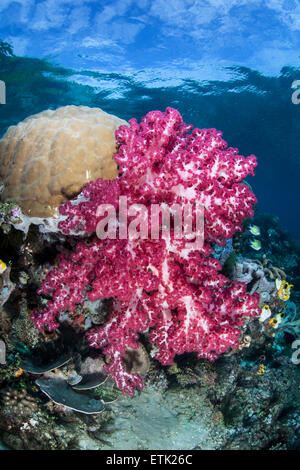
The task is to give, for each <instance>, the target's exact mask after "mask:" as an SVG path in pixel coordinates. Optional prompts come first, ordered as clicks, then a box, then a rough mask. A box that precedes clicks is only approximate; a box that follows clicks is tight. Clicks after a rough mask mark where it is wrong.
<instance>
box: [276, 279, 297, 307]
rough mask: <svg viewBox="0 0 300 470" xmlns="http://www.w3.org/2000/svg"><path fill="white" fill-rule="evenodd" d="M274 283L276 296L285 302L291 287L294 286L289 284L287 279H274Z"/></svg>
mask: <svg viewBox="0 0 300 470" xmlns="http://www.w3.org/2000/svg"><path fill="white" fill-rule="evenodd" d="M275 285H276V288H277V291H278V292H277V294H278V297H279V298H280V299H281V300H283V301H284V302H286V301H287V300H289V298H290V295H291V289H292V288H293V287H294V286H293V284H289V283H288V282H287V281H284V280H280V279H276V281H275Z"/></svg>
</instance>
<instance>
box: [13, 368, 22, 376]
mask: <svg viewBox="0 0 300 470" xmlns="http://www.w3.org/2000/svg"><path fill="white" fill-rule="evenodd" d="M23 372H24V371H23V369H21V367H20V369H18V370H17V372H16V373H15V377H20V375H22V374H23Z"/></svg>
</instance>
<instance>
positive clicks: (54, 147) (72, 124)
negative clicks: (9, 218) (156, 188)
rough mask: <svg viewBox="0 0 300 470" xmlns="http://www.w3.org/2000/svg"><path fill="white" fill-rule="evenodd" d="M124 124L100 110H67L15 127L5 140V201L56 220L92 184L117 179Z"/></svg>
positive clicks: (1, 145) (0, 173) (0, 145)
mask: <svg viewBox="0 0 300 470" xmlns="http://www.w3.org/2000/svg"><path fill="white" fill-rule="evenodd" d="M122 124H127V123H126V121H124V120H122V119H119V118H118V117H116V116H113V115H111V114H108V113H105V112H104V111H102V110H101V109H99V108H89V107H87V106H65V107H62V108H58V109H56V110H47V111H43V112H41V113H39V114H36V115H34V116H29V117H28V118H27V119H25V120H24V121H22V122H20V123H19V124H18V125H17V126H11V127H10V128H9V129H8V131H7V132H6V134H5V135H4V136H3V138H2V139H1V140H0V180H1V181H2V182H3V184H4V191H3V194H2V197H3V199H4V200H6V201H11V202H15V203H16V204H18V205H19V206H20V207H21V209H22V211H23V213H24V214H25V215H27V216H30V217H53V216H55V214H56V209H57V207H58V206H59V205H60V204H62V203H63V202H65V201H66V200H69V199H72V198H74V197H75V196H76V195H77V194H79V193H80V191H81V189H82V187H83V186H84V185H85V184H86V183H87V182H88V181H91V180H95V179H97V178H100V177H101V178H103V179H113V178H115V177H116V176H117V165H116V163H115V161H114V159H113V154H114V153H115V152H116V140H115V130H116V129H117V128H118V127H119V126H120V125H122Z"/></svg>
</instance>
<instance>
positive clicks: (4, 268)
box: [0, 259, 7, 274]
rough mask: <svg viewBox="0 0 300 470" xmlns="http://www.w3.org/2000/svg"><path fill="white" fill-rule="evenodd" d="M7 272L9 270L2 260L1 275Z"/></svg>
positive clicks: (0, 262) (0, 263)
mask: <svg viewBox="0 0 300 470" xmlns="http://www.w3.org/2000/svg"><path fill="white" fill-rule="evenodd" d="M6 270H7V266H6V264H5V263H4V261H2V260H1V259H0V274H3V273H4V272H5V271H6Z"/></svg>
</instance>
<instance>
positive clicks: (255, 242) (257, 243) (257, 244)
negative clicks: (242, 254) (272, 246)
mask: <svg viewBox="0 0 300 470" xmlns="http://www.w3.org/2000/svg"><path fill="white" fill-rule="evenodd" d="M250 246H251V248H253V250H256V251H258V250H260V249H261V243H260V241H259V240H251V242H250Z"/></svg>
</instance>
